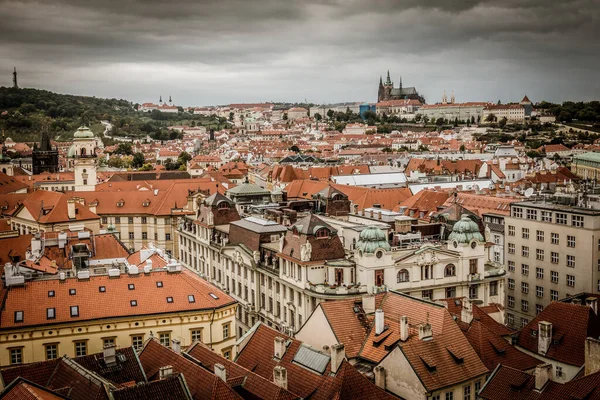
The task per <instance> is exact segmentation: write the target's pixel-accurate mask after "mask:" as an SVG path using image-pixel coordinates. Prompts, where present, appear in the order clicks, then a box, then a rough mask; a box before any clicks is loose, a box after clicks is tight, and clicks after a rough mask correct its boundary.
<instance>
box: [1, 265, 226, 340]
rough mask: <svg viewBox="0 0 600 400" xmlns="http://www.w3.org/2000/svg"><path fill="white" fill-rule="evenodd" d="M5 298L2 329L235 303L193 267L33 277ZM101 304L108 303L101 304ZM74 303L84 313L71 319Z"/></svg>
mask: <svg viewBox="0 0 600 400" xmlns="http://www.w3.org/2000/svg"><path fill="white" fill-rule="evenodd" d="M158 281H162V282H163V285H162V287H160V288H159V287H157V285H156V282H158ZM129 284H134V285H135V286H134V287H135V289H134V290H129V288H128V285H129ZM100 286H104V287H105V288H106V291H105V292H100V291H99V289H98V288H99V287H100ZM69 289H76V290H77V292H76V295H74V296H73V295H70V294H69ZM50 290H54V292H55V296H54V297H48V291H50ZM209 293H214V294H215V295H216V296H217V297H218V299H214V298H213V297H211V296H210V295H209ZM189 295H194V297H195V302H194V303H190V302H189V301H188V296H189ZM167 296H170V297H173V300H174V301H173V302H172V303H167V301H166V297H167ZM131 300H136V301H137V306H131V303H130V302H131ZM4 301H5V304H4V307H3V309H2V311H1V313H0V330H2V329H14V328H20V327H24V326H37V325H45V324H48V323H51V324H57V323H73V322H76V321H85V320H93V319H99V318H111V317H119V316H134V315H146V314H160V313H171V312H185V311H194V310H203V309H212V308H214V307H217V308H220V307H225V306H228V305H230V304H233V303H234V302H235V300H234V299H232V298H231V297H229V296H228V295H226V294H225V293H223V292H221V291H219V290H218V289H217V288H216V287H214V286H212V285H210V284H209V283H208V282H206V281H205V280H203V279H201V278H199V277H198V276H196V275H194V274H193V273H191V272H189V271H187V270H183V271H182V272H177V273H168V272H166V271H155V272H152V273H150V274H144V273H140V274H139V275H136V276H130V275H128V274H122V275H121V276H120V277H119V278H109V277H108V276H92V277H91V278H90V279H89V280H82V281H80V280H78V279H76V278H70V279H67V280H66V281H65V282H61V281H60V280H58V279H51V280H39V281H31V282H27V283H26V285H25V286H20V287H10V288H8V289H7V290H6V291H5V299H4ZM98 304H102V305H103V306H102V307H98ZM70 306H79V316H77V317H71V315H70ZM47 308H55V309H56V313H55V314H56V318H55V319H52V320H50V321H49V320H48V319H47V318H46V309H47ZM16 311H23V312H24V318H23V322H15V320H14V314H15V312H16Z"/></svg>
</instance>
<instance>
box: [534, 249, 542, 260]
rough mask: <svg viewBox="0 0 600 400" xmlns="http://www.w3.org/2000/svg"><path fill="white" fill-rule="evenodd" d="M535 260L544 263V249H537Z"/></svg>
mask: <svg viewBox="0 0 600 400" xmlns="http://www.w3.org/2000/svg"><path fill="white" fill-rule="evenodd" d="M535 259H536V260H540V261H544V250H542V249H535Z"/></svg>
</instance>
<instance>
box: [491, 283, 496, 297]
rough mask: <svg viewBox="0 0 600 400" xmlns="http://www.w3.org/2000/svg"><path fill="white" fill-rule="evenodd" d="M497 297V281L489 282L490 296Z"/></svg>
mask: <svg viewBox="0 0 600 400" xmlns="http://www.w3.org/2000/svg"><path fill="white" fill-rule="evenodd" d="M497 295H498V281H493V282H490V296H497Z"/></svg>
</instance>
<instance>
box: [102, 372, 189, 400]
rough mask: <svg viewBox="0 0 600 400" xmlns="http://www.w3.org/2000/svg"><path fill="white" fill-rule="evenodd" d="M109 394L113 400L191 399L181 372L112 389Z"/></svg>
mask: <svg viewBox="0 0 600 400" xmlns="http://www.w3.org/2000/svg"><path fill="white" fill-rule="evenodd" d="M111 395H112V398H113V399H114V400H139V399H144V400H163V399H170V400H171V399H172V400H192V396H191V394H190V392H189V391H188V387H187V385H186V378H185V377H184V376H183V375H181V374H174V375H171V376H169V377H167V378H164V379H160V380H156V381H152V382H148V383H145V384H142V385H136V386H130V387H124V388H121V389H117V390H113V391H112V392H111Z"/></svg>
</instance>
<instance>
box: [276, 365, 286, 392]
mask: <svg viewBox="0 0 600 400" xmlns="http://www.w3.org/2000/svg"><path fill="white" fill-rule="evenodd" d="M273 383H275V384H276V385H277V386H279V387H280V388H284V389H286V390H287V387H288V381H287V371H286V369H285V368H284V367H282V366H280V365H277V366H276V367H275V368H273Z"/></svg>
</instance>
